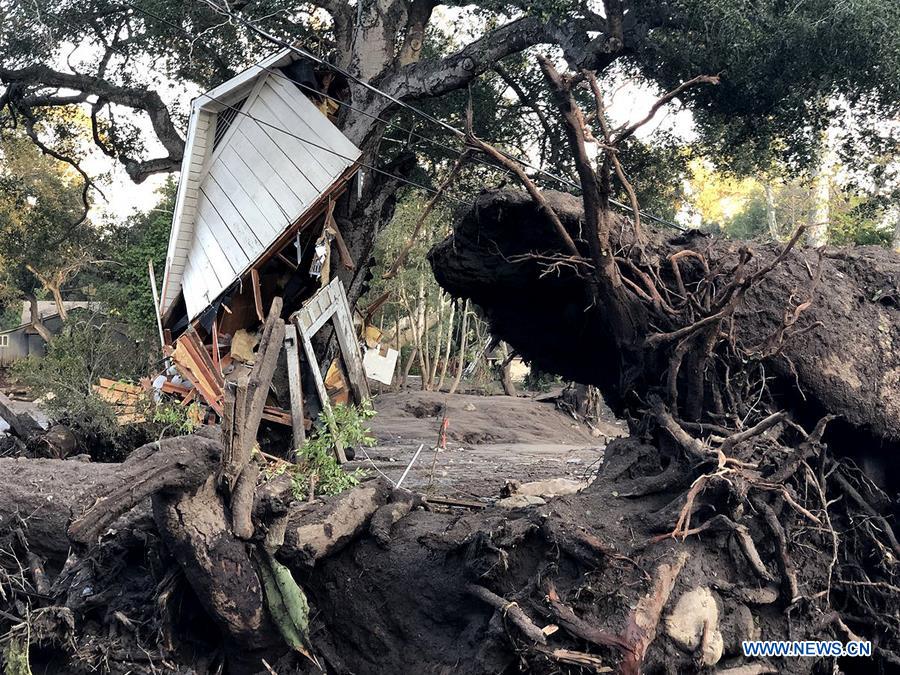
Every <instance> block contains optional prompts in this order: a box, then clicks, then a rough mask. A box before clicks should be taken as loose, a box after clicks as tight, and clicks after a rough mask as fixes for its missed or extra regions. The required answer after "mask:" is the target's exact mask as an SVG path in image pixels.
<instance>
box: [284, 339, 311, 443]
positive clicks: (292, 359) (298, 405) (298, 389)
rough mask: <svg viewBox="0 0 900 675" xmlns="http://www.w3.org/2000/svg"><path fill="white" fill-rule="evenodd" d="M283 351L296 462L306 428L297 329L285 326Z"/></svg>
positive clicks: (303, 441)
mask: <svg viewBox="0 0 900 675" xmlns="http://www.w3.org/2000/svg"><path fill="white" fill-rule="evenodd" d="M284 351H285V353H286V354H287V370H288V386H289V387H290V393H291V427H292V428H293V431H294V451H293V457H292V459H293V460H294V461H296V459H297V451H298V450H299V449H300V448H301V447H302V446H303V444H304V443H306V427H305V426H304V418H303V378H302V373H301V371H300V345H299V344H298V341H297V329H296V327H294V326H285V329H284Z"/></svg>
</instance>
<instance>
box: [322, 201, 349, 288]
mask: <svg viewBox="0 0 900 675" xmlns="http://www.w3.org/2000/svg"><path fill="white" fill-rule="evenodd" d="M334 205H335V202H334V201H332V202H329V204H328V211H327V212H326V213H325V229H326V230H328V231H329V232H331V234H332V235H333V236H334V243H335V244H337V249H338V255H340V257H341V264H342V265H343V266H344V268H345V269H347V270H350V271H352V270H355V269H356V263H354V262H353V256H352V255H350V249H349V248H347V244H346V243H345V242H344V237H343V235H341V230H340V228H339V227H338V224H337V221H336V220H335V219H334Z"/></svg>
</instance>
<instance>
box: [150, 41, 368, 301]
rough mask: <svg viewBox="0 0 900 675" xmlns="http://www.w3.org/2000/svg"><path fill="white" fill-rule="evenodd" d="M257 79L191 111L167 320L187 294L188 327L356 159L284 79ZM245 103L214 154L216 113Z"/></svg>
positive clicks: (167, 284)
mask: <svg viewBox="0 0 900 675" xmlns="http://www.w3.org/2000/svg"><path fill="white" fill-rule="evenodd" d="M270 61H272V62H274V61H275V59H274V58H273V59H271V60H270ZM251 70H253V69H251ZM255 70H256V72H257V73H258V75H257V76H256V77H255V78H251V77H248V76H247V75H246V74H242V75H240V76H238V77H237V78H235V81H237V80H239V83H238V86H239V90H232V91H228V90H227V88H226V85H227V84H228V83H226V85H223V86H222V87H218V88H217V89H214V90H213V91H212V92H210V93H209V94H207V95H204V96H201V97H200V98H199V99H197V101H195V104H194V108H193V110H192V114H191V121H190V126H189V131H188V139H187V143H186V154H185V160H184V162H183V164H182V177H181V182H180V183H179V189H178V197H177V200H176V207H175V219H174V221H173V228H172V235H171V237H170V242H169V254H168V257H167V260H166V274H165V279H164V282H163V288H164V293H163V299H162V310H163V312H165V311H167V310H168V309H169V307H171V305H172V303H174V301H175V299H176V298H177V297H178V291H179V290H181V291H182V292H183V293H184V299H185V304H186V306H187V314H188V318H189V319H193V318H195V317H196V316H197V315H198V314H199V313H200V312H201V311H203V309H205V308H206V307H207V306H208V305H209V303H210V302H212V301H213V300H214V299H215V298H216V297H218V296H219V295H220V294H221V293H222V292H223V291H224V290H226V289H227V288H228V287H229V286H230V285H231V284H232V283H233V282H234V281H235V280H236V279H238V278H239V277H240V276H242V275H243V274H244V273H245V272H247V271H248V270H249V269H250V267H251V266H252V265H253V264H254V263H255V262H256V261H257V260H258V259H259V258H260V256H262V254H263V253H264V252H265V251H266V250H267V249H268V248H269V247H270V246H271V245H272V244H274V243H275V241H277V240H278V239H279V237H280V236H281V235H282V234H283V233H284V231H285V230H286V229H288V228H289V227H290V226H291V225H292V224H293V223H294V222H296V221H297V219H298V218H300V217H301V216H302V215H303V214H304V213H305V212H306V211H307V210H308V209H309V208H310V207H311V206H312V205H313V204H314V203H315V202H316V200H317V199H318V198H319V197H320V196H321V195H322V193H323V192H325V191H327V190H328V189H329V188H330V187H331V186H332V185H333V184H334V183H335V182H336V181H337V180H338V179H339V178H340V177H341V176H342V175H343V174H344V173H345V172H346V170H347V169H348V168H349V167H351V166H352V165H353V164H354V162H355V161H356V160H357V159H358V158H359V155H360V152H359V150H358V149H357V148H356V146H354V145H353V144H352V143H351V142H350V141H349V140H347V138H346V137H345V136H344V135H343V134H341V132H340V131H338V129H337V128H336V127H335V126H334V125H333V124H331V122H330V121H329V120H328V118H327V117H325V115H323V114H322V113H321V112H320V111H319V110H318V109H317V108H316V107H315V106H314V105H313V103H312V102H311V101H310V100H309V99H308V98H307V97H306V96H305V95H304V93H303V92H302V91H301V90H300V89H299V88H298V87H296V86H295V85H294V84H293V83H292V82H291V81H290V80H288V79H287V78H286V77H285V76H283V75H282V74H281V73H280V72H278V73H274V72H270V71H267V70H264V69H262V68H258V67H257V68H255ZM223 88H225V89H226V90H225V91H223ZM248 89H249V95H247V91H248ZM243 95H247V99H246V101H245V102H244V103H243V106H242V109H241V113H239V114H238V115H237V116H236V117H235V119H234V121H233V122H232V124H231V126H230V127H229V129H228V131H227V133H226V134H225V135H224V136H223V137H222V140H221V141H220V142H219V144H218V145H217V146H216V148H215V150H213V149H212V148H211V146H212V142H213V133H214V130H215V116H216V113H215V112H213V111H212V110H211V109H213V108H215V109H218V108H221V107H222V101H223V100H224V101H225V102H226V103H228V102H230V99H235V98H240V96H243ZM211 96H214V97H215V98H210V97H211ZM226 96H227V97H228V98H227V99H226Z"/></svg>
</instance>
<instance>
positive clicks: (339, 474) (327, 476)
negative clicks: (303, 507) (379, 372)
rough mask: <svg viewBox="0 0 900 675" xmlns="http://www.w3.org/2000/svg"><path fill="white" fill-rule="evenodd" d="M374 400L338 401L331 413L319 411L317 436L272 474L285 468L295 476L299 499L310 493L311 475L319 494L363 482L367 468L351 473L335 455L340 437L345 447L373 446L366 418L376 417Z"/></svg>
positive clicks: (292, 479)
mask: <svg viewBox="0 0 900 675" xmlns="http://www.w3.org/2000/svg"><path fill="white" fill-rule="evenodd" d="M329 414H330V415H331V419H332V421H333V425H334V428H335V430H336V433H333V432H332V431H331V425H330V424H329V418H328V415H329ZM375 414H376V413H375V410H374V409H373V408H372V404H371V402H370V401H363V403H362V405H360V406H358V407H357V406H354V405H344V404H342V403H338V404H336V405H334V406H332V407H331V410H330V412H329V411H328V410H323V411H322V412H321V413H319V420H318V431H317V433H316V435H315V437H314V438H312V439H310V440H308V441H307V442H306V443H305V444H304V445H303V447H302V448H299V450H298V452H297V455H298V457H297V463H296V464H280V465H279V466H278V467H277V468H276V469H275V470H274V471H271V472H269V474H268V477H274V476H276V475H279V474H281V473H284V472H285V471H288V472H289V473H290V475H291V486H292V492H293V496H294V498H295V499H298V500H299V499H306V498H307V497H308V496H309V484H310V478H312V479H313V482H314V483H315V492H316V494H324V495H336V494H339V493H341V492H343V491H345V490H349V489H350V488H352V487H354V486H356V485H359V483H360V481H361V480H362V479H363V478H364V477H365V476H366V472H365V471H364V470H363V469H357V470H356V471H353V472H352V473H347V472H346V471H344V470H343V469H342V468H341V465H340V464H338V462H337V459H335V456H334V447H335V441H336V439H337V440H339V441H340V442H341V444H342V447H345V448H351V447H372V446H373V445H375V442H376V441H375V438H373V437H372V436H371V430H370V429H369V428H368V427H367V426H366V420H369V419H371V418H372V417H374V416H375Z"/></svg>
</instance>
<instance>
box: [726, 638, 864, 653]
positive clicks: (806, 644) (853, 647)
mask: <svg viewBox="0 0 900 675" xmlns="http://www.w3.org/2000/svg"><path fill="white" fill-rule="evenodd" d="M741 647H742V648H743V650H744V656H813V657H823V656H833V657H839V656H871V655H872V643H871V642H869V641H862V642H854V641H851V642H840V641H838V640H793V641H790V640H745V641H744V642H742V643H741Z"/></svg>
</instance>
